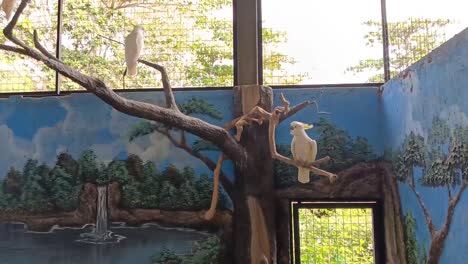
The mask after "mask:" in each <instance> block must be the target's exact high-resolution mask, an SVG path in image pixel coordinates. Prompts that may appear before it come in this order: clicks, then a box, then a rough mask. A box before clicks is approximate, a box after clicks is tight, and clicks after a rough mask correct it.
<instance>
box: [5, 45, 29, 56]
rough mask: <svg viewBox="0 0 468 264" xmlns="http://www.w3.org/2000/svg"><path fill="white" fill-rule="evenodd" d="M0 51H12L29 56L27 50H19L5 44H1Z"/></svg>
mask: <svg viewBox="0 0 468 264" xmlns="http://www.w3.org/2000/svg"><path fill="white" fill-rule="evenodd" d="M0 50H5V51H11V52H15V53H19V54H21V55H25V56H29V54H28V52H27V51H26V50H24V49H21V48H17V47H12V46H8V45H5V44H0Z"/></svg>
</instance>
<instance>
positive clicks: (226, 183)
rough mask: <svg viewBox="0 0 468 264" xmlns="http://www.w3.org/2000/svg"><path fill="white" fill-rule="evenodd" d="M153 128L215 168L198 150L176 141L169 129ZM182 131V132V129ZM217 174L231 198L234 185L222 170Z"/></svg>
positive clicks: (211, 168) (210, 167)
mask: <svg viewBox="0 0 468 264" xmlns="http://www.w3.org/2000/svg"><path fill="white" fill-rule="evenodd" d="M155 130H156V131H157V132H158V133H161V134H162V135H164V136H166V137H167V138H168V139H169V141H171V143H172V144H173V145H174V146H176V147H178V148H180V149H183V150H184V151H185V152H187V153H188V154H190V155H192V156H193V157H195V158H197V159H199V160H200V161H202V162H203V163H204V164H205V165H206V166H207V167H208V168H209V169H210V170H212V171H215V170H216V164H215V163H214V162H213V161H212V160H211V159H209V158H208V157H206V156H204V155H202V154H201V153H200V152H198V151H194V150H193V149H192V148H191V147H189V146H188V145H187V144H186V143H185V142H183V140H181V141H180V142H179V141H177V140H176V139H175V138H174V137H173V136H172V135H171V133H170V131H169V130H168V129H160V128H155ZM182 133H183V131H182ZM219 176H220V181H221V185H222V186H223V188H224V190H225V191H226V193H227V194H228V195H229V197H231V198H232V197H234V196H233V195H234V187H233V185H232V182H231V181H230V180H229V179H228V177H227V176H226V174H224V173H223V171H222V170H220V175H219Z"/></svg>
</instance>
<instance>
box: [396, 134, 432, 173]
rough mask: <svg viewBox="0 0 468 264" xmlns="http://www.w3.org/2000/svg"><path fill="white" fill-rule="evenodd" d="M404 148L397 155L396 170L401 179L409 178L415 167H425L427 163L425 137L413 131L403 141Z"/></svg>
mask: <svg viewBox="0 0 468 264" xmlns="http://www.w3.org/2000/svg"><path fill="white" fill-rule="evenodd" d="M403 146H404V147H403V150H402V152H401V153H399V154H398V155H397V157H396V161H395V164H394V166H395V170H396V173H397V175H398V179H399V180H400V181H405V180H408V177H409V176H410V175H411V174H412V172H413V167H420V168H421V167H424V166H425V163H426V157H425V149H426V145H425V144H424V138H423V137H422V136H420V135H416V134H414V133H413V132H411V133H410V134H409V135H408V136H407V137H406V138H405V141H404V142H403Z"/></svg>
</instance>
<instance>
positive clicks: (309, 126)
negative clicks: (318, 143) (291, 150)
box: [304, 124, 314, 130]
mask: <svg viewBox="0 0 468 264" xmlns="http://www.w3.org/2000/svg"><path fill="white" fill-rule="evenodd" d="M313 127H314V125H308V124H304V130H307V129H311V128H313Z"/></svg>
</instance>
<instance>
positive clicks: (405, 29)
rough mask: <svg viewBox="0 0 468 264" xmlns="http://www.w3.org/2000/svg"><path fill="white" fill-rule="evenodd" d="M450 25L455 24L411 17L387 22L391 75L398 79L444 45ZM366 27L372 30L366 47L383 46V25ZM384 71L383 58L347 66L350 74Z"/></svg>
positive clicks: (374, 79) (380, 78)
mask: <svg viewBox="0 0 468 264" xmlns="http://www.w3.org/2000/svg"><path fill="white" fill-rule="evenodd" d="M451 23H453V21H451V20H448V19H428V18H409V19H407V20H403V21H398V22H388V23H387V26H388V38H389V53H390V72H391V76H395V75H396V74H398V73H399V72H401V71H402V70H404V69H406V68H407V67H408V66H410V65H411V64H413V63H414V62H416V61H417V60H419V59H421V58H422V57H424V56H426V55H427V54H428V53H429V52H430V51H432V50H433V49H435V48H437V47H438V46H440V45H441V44H442V43H443V42H445V41H446V39H445V28H446V26H448V25H449V24H451ZM363 24H364V25H365V26H367V27H368V30H369V31H368V32H367V33H366V34H365V35H364V39H365V40H366V45H367V46H370V47H374V46H382V42H383V40H382V23H381V22H380V21H366V22H364V23H363ZM383 68H384V61H383V59H372V58H367V59H363V60H360V61H359V63H358V64H357V65H354V66H351V67H348V68H347V71H349V72H356V73H358V72H363V71H366V70H380V71H382V72H383ZM369 81H372V82H384V78H383V74H378V75H375V76H372V77H370V79H369Z"/></svg>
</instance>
